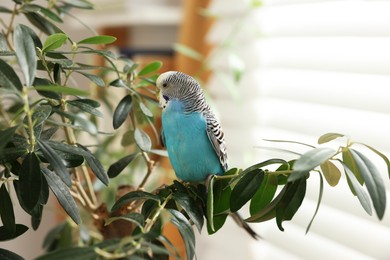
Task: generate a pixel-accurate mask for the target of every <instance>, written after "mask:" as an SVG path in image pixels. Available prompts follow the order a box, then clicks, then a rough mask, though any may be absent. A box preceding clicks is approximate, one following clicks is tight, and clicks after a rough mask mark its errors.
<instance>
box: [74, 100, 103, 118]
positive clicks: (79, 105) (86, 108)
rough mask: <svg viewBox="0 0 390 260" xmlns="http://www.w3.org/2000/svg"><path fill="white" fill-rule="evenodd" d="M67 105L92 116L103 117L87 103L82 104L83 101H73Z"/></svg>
mask: <svg viewBox="0 0 390 260" xmlns="http://www.w3.org/2000/svg"><path fill="white" fill-rule="evenodd" d="M67 103H68V104H70V105H72V106H74V107H77V108H79V109H81V110H82V111H84V112H87V113H90V114H92V115H94V116H98V117H103V114H102V112H100V111H99V110H97V109H96V108H95V107H93V106H91V105H90V104H89V102H84V99H75V100H70V101H68V102H67Z"/></svg>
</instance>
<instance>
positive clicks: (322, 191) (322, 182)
mask: <svg viewBox="0 0 390 260" xmlns="http://www.w3.org/2000/svg"><path fill="white" fill-rule="evenodd" d="M319 176H320V190H319V194H318V200H317V206H316V210H315V211H314V215H313V217H312V218H311V220H310V222H309V225H307V228H306V232H305V234H307V233H308V232H309V230H310V228H311V225H312V224H313V221H314V219H315V217H316V216H317V213H318V209H319V208H320V205H321V201H322V194H323V193H324V180H323V178H322V175H321V174H319Z"/></svg>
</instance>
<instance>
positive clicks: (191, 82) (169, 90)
mask: <svg viewBox="0 0 390 260" xmlns="http://www.w3.org/2000/svg"><path fill="white" fill-rule="evenodd" d="M156 86H157V88H158V91H159V98H160V103H162V104H166V103H167V102H168V101H169V100H171V99H178V100H181V99H183V98H186V97H188V95H194V94H196V93H197V92H199V91H201V89H200V85H199V83H198V82H197V81H196V80H195V79H194V78H192V77H191V76H188V75H187V74H184V73H182V72H179V71H168V72H164V73H162V74H161V75H160V76H159V77H158V78H157V80H156Z"/></svg>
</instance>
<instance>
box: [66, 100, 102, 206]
mask: <svg viewBox="0 0 390 260" xmlns="http://www.w3.org/2000/svg"><path fill="white" fill-rule="evenodd" d="M61 110H62V111H64V112H66V100H65V99H61ZM61 120H62V122H63V123H64V124H68V120H67V119H66V118H65V116H61ZM64 132H65V137H66V141H67V142H68V144H70V145H75V144H76V143H77V140H76V137H75V134H74V132H73V129H72V128H71V127H68V126H64ZM78 169H80V170H81V174H82V176H83V179H84V181H85V183H86V185H87V190H88V192H89V196H88V194H87V193H86V192H85V190H84V188H83V186H82V185H81V178H80V175H79V173H78ZM78 169H75V170H74V175H75V178H76V181H75V184H76V187H77V190H78V193H79V194H80V196H81V198H83V200H84V201H85V202H86V205H87V208H88V209H89V210H92V211H93V210H95V209H96V207H97V199H96V194H95V191H94V189H93V185H92V180H91V177H90V176H89V173H88V170H87V168H86V167H85V165H82V166H80V167H79V168H78Z"/></svg>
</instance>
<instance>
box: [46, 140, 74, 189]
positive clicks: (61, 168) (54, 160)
mask: <svg viewBox="0 0 390 260" xmlns="http://www.w3.org/2000/svg"><path fill="white" fill-rule="evenodd" d="M38 146H39V148H40V149H41V150H42V153H43V156H44V157H45V159H46V160H47V161H48V162H49V163H50V165H51V167H53V170H54V172H55V173H56V174H57V175H58V176H59V177H60V178H61V180H62V181H63V182H64V183H65V184H66V185H67V186H68V187H70V186H72V180H71V178H70V174H69V172H68V170H67V169H66V167H65V164H64V162H63V161H62V158H61V157H60V156H59V155H58V153H57V152H56V151H55V150H54V149H53V148H51V146H50V145H49V144H48V143H47V142H46V141H43V140H38Z"/></svg>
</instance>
